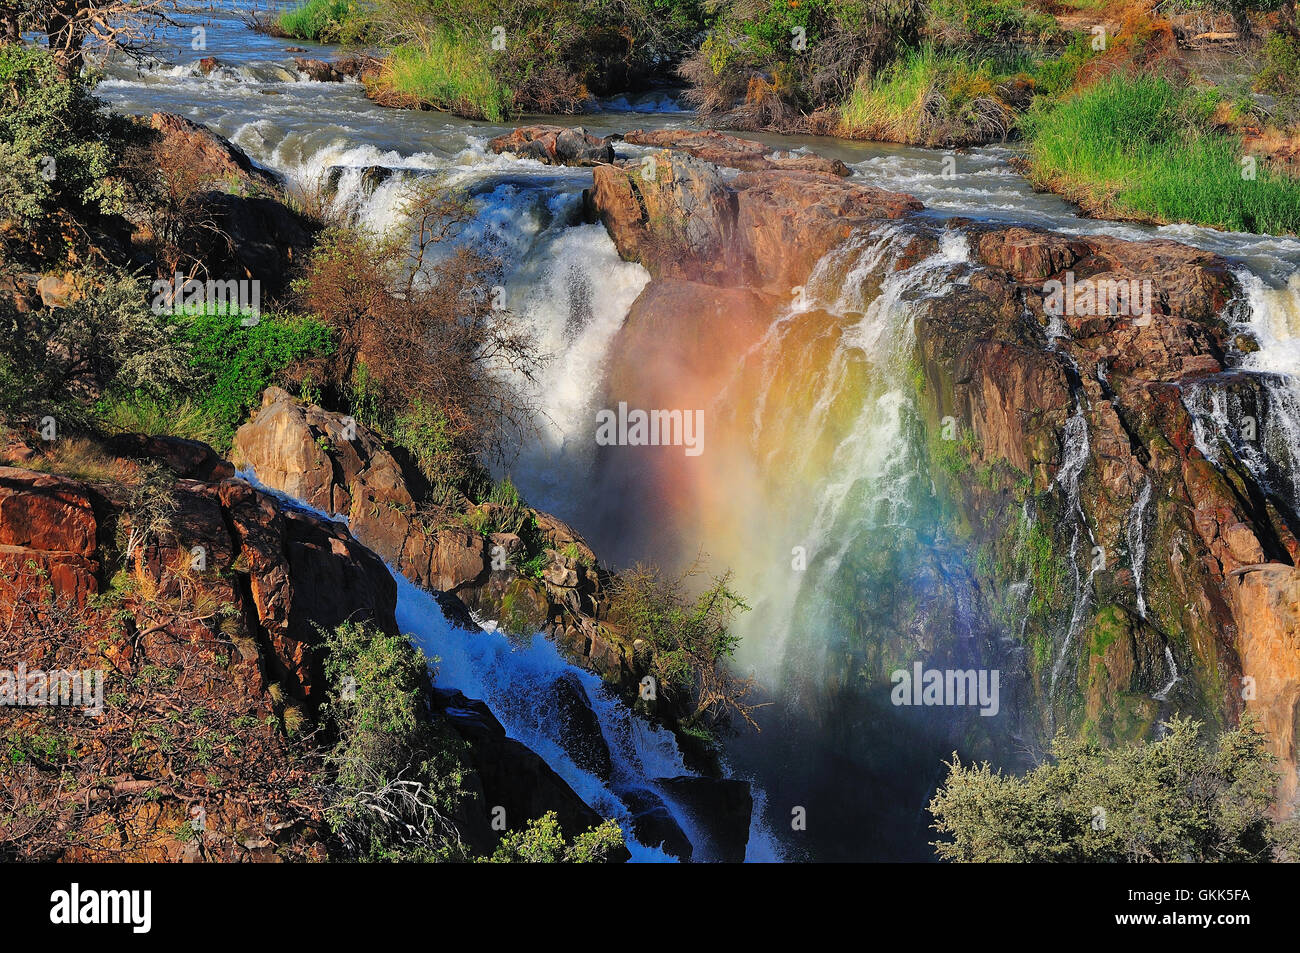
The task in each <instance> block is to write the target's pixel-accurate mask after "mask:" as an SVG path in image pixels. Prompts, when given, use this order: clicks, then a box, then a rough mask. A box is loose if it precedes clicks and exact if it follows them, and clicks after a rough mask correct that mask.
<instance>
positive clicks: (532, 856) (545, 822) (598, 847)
mask: <svg viewBox="0 0 1300 953" xmlns="http://www.w3.org/2000/svg"><path fill="white" fill-rule="evenodd" d="M622 846H623V831H622V830H621V829H620V828H619V826H618V823H617V822H616V821H613V820H607V821H605V822H604V823H602V824H600V825H599V826H597V827H593V828H590V829H589V830H586V831H584V832H583V833H581V834H579V835H578V836H577V837H575V838H574V839H573V841H572V842H570V843H566V842H565V840H564V833H563V832H562V831H561V830H560V822H559V819H558V818H557V817H556V815H555V812H554V811H548V812H546V813H545V814H543V815H542V816H541V817H539V818H537V819H536V820H533V821H529V822H528V826H527V827H526V828H524V829H523V830H520V831H509V832H507V833H506V835H505V836H504V837H502V838H501V842H500V843H499V844H498V845H497V848H496V850H495V851H494V852H493V854H492V856H491V858H489V860H490V862H491V863H494V864H520V863H522V864H556V863H568V864H600V863H605V862H606V861H607V860H609V858H610V855H611V854H613V853H614V852H615V851H617V850H618V849H619V848H620V847H622Z"/></svg>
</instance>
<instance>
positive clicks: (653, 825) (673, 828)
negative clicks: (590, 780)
mask: <svg viewBox="0 0 1300 953" xmlns="http://www.w3.org/2000/svg"><path fill="white" fill-rule="evenodd" d="M618 796H619V797H621V798H622V799H623V802H624V803H625V804H627V806H628V810H629V811H631V813H632V836H633V837H635V838H636V840H637V842H638V843H640V844H644V845H645V846H646V847H658V848H659V849H660V850H662V851H663V852H664V853H665V854H668V855H670V856H672V857H677V858H679V859H680V860H681V861H682V862H683V863H690V860H691V856H692V854H693V852H694V850H693V848H692V846H691V842H690V840H689V839H688V838H687V837H686V834H685V833H684V832H683V831H682V828H681V825H680V824H678V823H677V819H676V818H674V817H673V814H672V811H670V810H669V809H668V805H667V804H665V803H664V801H663V798H661V797H660V796H659V795H658V794H656V793H655V792H654V791H649V790H646V789H644V788H620V789H619V790H618Z"/></svg>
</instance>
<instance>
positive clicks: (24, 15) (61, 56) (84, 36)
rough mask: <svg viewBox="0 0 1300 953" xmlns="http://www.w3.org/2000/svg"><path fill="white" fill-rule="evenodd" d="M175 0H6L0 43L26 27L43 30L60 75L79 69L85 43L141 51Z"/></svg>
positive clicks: (68, 75) (26, 30) (17, 39)
mask: <svg viewBox="0 0 1300 953" xmlns="http://www.w3.org/2000/svg"><path fill="white" fill-rule="evenodd" d="M175 5H176V0H107V2H105V0H9V2H7V3H4V4H0V43H18V42H20V41H21V37H22V36H23V34H25V33H33V32H34V33H40V34H42V35H44V37H45V41H46V45H47V46H48V47H49V50H50V53H51V54H53V57H54V61H55V64H56V67H57V69H58V71H59V73H60V75H62V76H63V78H64V79H74V78H76V77H78V76H80V75H81V70H82V68H83V67H84V66H85V62H86V47H87V44H88V43H89V44H92V45H98V46H100V47H101V48H102V49H103V50H104V51H105V52H108V51H110V50H115V49H116V50H125V51H126V52H128V53H137V52H143V51H144V50H146V49H148V48H149V47H150V41H151V39H152V37H153V35H154V32H155V31H156V30H157V29H158V27H160V26H161V25H163V24H164V23H168V22H170V21H169V19H168V13H169V12H170V11H171V10H172V9H174V8H175Z"/></svg>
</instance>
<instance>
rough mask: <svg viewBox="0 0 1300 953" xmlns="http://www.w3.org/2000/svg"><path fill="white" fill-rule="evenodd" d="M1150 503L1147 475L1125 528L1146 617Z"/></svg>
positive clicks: (1135, 585)
mask: <svg viewBox="0 0 1300 953" xmlns="http://www.w3.org/2000/svg"><path fill="white" fill-rule="evenodd" d="M1150 503H1151V478H1150V477H1147V479H1146V481H1145V482H1144V483H1143V484H1142V490H1141V492H1140V493H1138V497H1137V499H1136V500H1134V501H1133V508H1132V509H1130V510H1129V514H1128V526H1127V527H1126V530H1125V532H1126V535H1127V538H1128V555H1129V563H1130V565H1131V566H1132V567H1133V588H1134V589H1135V590H1136V591H1137V608H1138V615H1140V616H1141V617H1142V618H1144V619H1145V618H1146V617H1147V600H1146V594H1145V593H1144V592H1143V590H1142V574H1143V573H1144V572H1145V570H1146V558H1147V538H1146V532H1147V529H1146V517H1147V506H1148V505H1150Z"/></svg>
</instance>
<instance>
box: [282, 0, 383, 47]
mask: <svg viewBox="0 0 1300 953" xmlns="http://www.w3.org/2000/svg"><path fill="white" fill-rule="evenodd" d="M367 14H368V11H367V9H366V7H365V5H364V4H362V3H358V2H357V0H306V2H305V3H304V4H302V5H301V6H298V7H294V8H293V9H292V10H286V11H284V12H283V13H281V14H280V16H279V18H278V19H277V20H276V23H275V26H276V32H278V33H280V34H281V35H283V36H288V37H293V38H295V39H299V40H315V41H316V42H318V43H338V42H347V41H353V40H359V39H361V38H363V36H364V35H365V30H366V24H367Z"/></svg>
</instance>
